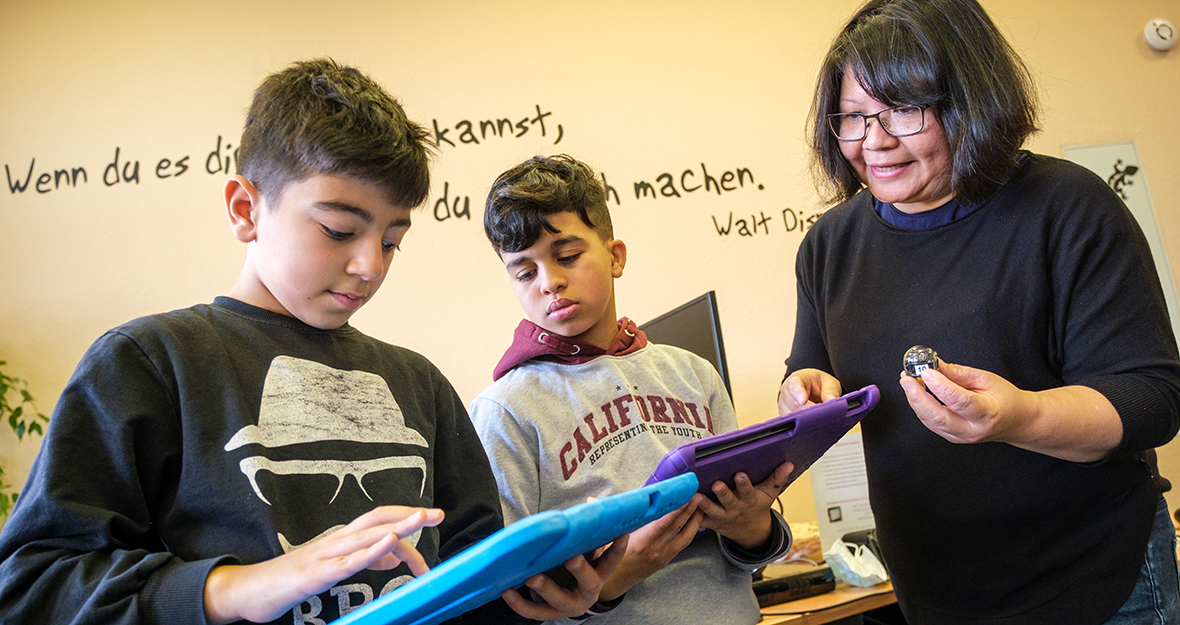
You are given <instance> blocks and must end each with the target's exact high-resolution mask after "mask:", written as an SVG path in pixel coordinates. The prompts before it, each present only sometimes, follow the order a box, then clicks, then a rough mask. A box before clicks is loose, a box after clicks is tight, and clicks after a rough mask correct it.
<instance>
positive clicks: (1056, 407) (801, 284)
mask: <svg viewBox="0 0 1180 625" xmlns="http://www.w3.org/2000/svg"><path fill="white" fill-rule="evenodd" d="M1034 90H1035V89H1034V86H1033V83H1032V79H1031V76H1030V74H1029V72H1028V70H1027V69H1026V67H1025V66H1024V64H1023V62H1022V61H1021V60H1020V59H1019V57H1018V56H1017V55H1016V53H1015V52H1014V51H1013V49H1012V47H1011V46H1010V45H1009V44H1008V43H1007V42H1006V41H1005V40H1004V38H1003V36H1002V35H1001V34H1000V33H999V31H998V29H997V28H996V26H995V25H994V24H993V22H992V21H991V19H990V18H989V17H988V16H987V14H986V12H985V11H984V10H983V8H982V7H980V6H979V4H978V3H976V2H975V1H974V0H894V1H890V0H873V1H872V2H869V3H868V4H866V5H865V6H864V7H862V8H861V9H860V10H859V11H858V12H857V13H856V15H855V16H854V17H853V18H852V19H851V21H849V22H848V24H847V25H846V26H845V28H844V29H843V31H842V32H841V33H840V34H839V35H838V36H837V38H836V40H835V42H834V43H833V44H832V47H831V49H830V50H829V52H828V54H827V57H826V59H825V60H824V62H823V65H822V68H821V70H820V76H819V80H818V84H817V87H816V92H815V98H814V101H813V106H812V112H811V139H812V148H813V155H814V171H815V172H816V174H817V175H816V177H817V180H818V182H819V186H820V187H821V191H823V192H825V199H827V200H830V201H831V202H832V203H833V204H838V205H837V206H835V207H834V208H832V209H831V210H829V211H828V212H827V213H825V214H824V215H823V216H822V217H821V218H820V219H819V220H818V221H817V222H816V223H815V225H814V226H813V227H812V228H811V230H810V231H809V232H808V233H807V236H806V237H805V239H804V241H803V244H802V245H801V247H800V249H799V253H798V258H797V263H796V278H797V284H798V313H797V320H796V326H795V338H794V344H793V347H792V350H791V355H790V357H789V358H788V359H787V373H788V376H787V378H786V379H785V381H784V382H783V385H782V388H781V389H780V392H779V405H780V410H781V411H782V412H786V411H789V410H794V409H797V408H799V407H801V406H803V405H806V404H810V403H813V402H819V401H822V400H825V399H828V398H831V397H836V396H838V395H839V394H840V393H841V392H842V391H843V390H849V389H856V388H860V387H862V386H865V385H867V384H877V385H878V386H879V387H880V390H881V402H880V404H879V406H878V407H877V408H876V409H875V410H874V411H873V412H872V413H870V414H869V415H868V416H867V417H866V418H865V419H864V421H863V423H862V434H863V440H864V447H865V460H866V463H867V469H868V478H869V496H870V501H871V504H872V509H873V515H874V517H875V519H876V523H877V530H878V538H879V540H880V545H881V550H882V552H883V555H884V560H885V564H886V566H887V567H888V568H889V571H890V573H891V575H892V578H893V583H894V587H895V589H896V592H897V595H898V601H899V603H900V605H901V607H902V610H903V611H904V613H905V614H906V616H907V618H908V619H909V621H910V622H911V623H914V624H925V623H938V624H943V623H945V624H958V623H978V622H986V623H989V624H991V625H1007V624H1017V623H1019V624H1025V623H1054V624H1065V623H1068V624H1070V625H1086V624H1097V623H1106V622H1109V623H1159V624H1162V623H1180V607H1178V606H1180V588H1178V582H1177V572H1176V555H1175V543H1174V533H1173V528H1172V524H1171V521H1170V519H1169V516H1168V512H1167V506H1166V503H1165V502H1164V500H1163V497H1162V495H1161V492H1162V490H1165V489H1166V488H1167V487H1166V486H1165V485H1166V481H1165V480H1162V479H1158V480H1157V479H1156V477H1157V476H1156V475H1155V474H1154V472H1153V467H1152V464H1153V462H1152V460H1149V459H1148V456H1149V455H1150V453H1151V452H1150V450H1151V449H1152V448H1154V447H1157V446H1159V445H1162V444H1164V443H1166V442H1167V441H1168V440H1170V439H1171V438H1172V437H1173V436H1174V435H1175V433H1176V430H1177V428H1178V427H1180V360H1178V358H1177V350H1176V341H1175V338H1174V337H1173V335H1172V332H1171V326H1170V323H1169V319H1168V312H1167V309H1166V307H1165V304H1164V299H1163V294H1162V290H1161V288H1160V282H1159V278H1158V277H1157V275H1156V272H1155V268H1154V265H1153V262H1152V257H1151V253H1150V250H1149V248H1148V246H1147V243H1146V241H1145V239H1144V237H1143V234H1142V232H1141V231H1140V230H1139V228H1138V226H1137V225H1136V224H1135V222H1134V220H1133V219H1132V217H1131V216H1130V214H1129V212H1128V211H1127V209H1126V207H1125V206H1124V205H1123V204H1122V202H1121V200H1120V199H1119V198H1118V197H1117V196H1116V195H1115V193H1114V192H1113V191H1111V190H1110V189H1109V188H1108V187H1107V186H1106V185H1105V184H1104V182H1103V181H1102V180H1100V179H1099V178H1098V177H1096V176H1094V175H1093V174H1091V173H1089V172H1088V171H1086V170H1084V169H1082V168H1080V167H1078V166H1076V165H1073V164H1071V163H1068V162H1065V161H1062V160H1059V159H1056V158H1052V157H1048V156H1042V155H1038V154H1032V153H1029V152H1026V151H1022V150H1021V149H1020V148H1021V146H1022V145H1023V143H1024V141H1025V140H1026V139H1027V138H1028V137H1029V136H1030V135H1031V134H1032V133H1034V132H1035V131H1036V130H1037V126H1036V114H1037V104H1036V102H1035V97H1034ZM915 345H925V346H928V347H930V348H932V349H933V350H936V351H937V354H938V356H939V357H940V358H941V360H939V361H938V362H937V365H938V366H937V368H933V367H931V368H929V369H927V370H926V371H923V372H921V373H920V374H919V377H910V376H907V375H904V374H903V375H902V376H901V378H900V381H895V380H897V378H898V374H899V372H901V371H902V366H901V365H902V359H903V355H904V354H905V353H906V351H907V350H908V349H909V348H910V347H913V346H915Z"/></svg>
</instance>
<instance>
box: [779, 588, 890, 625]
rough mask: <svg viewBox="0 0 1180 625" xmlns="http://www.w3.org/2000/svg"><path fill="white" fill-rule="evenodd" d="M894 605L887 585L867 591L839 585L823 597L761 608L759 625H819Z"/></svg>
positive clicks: (818, 596)
mask: <svg viewBox="0 0 1180 625" xmlns="http://www.w3.org/2000/svg"><path fill="white" fill-rule="evenodd" d="M893 603H897V597H896V596H895V595H894V594H893V584H890V583H888V582H886V583H884V584H879V585H877V586H871V587H869V588H857V587H855V586H848V585H846V584H843V583H840V584H837V585H836V589H835V590H833V591H831V592H828V593H824V594H822V595H816V596H814V597H807V598H804V599H798V600H796V601H788V602H786V603H780V604H778V605H770V606H766V607H765V608H762V610H761V612H762V621H760V623H759V625H822V624H823V623H830V622H832V621H836V620H839V619H842V618H845V617H848V616H853V615H856V614H862V613H864V612H867V611H869V610H874V609H876V608H880V607H884V606H887V605H890V604H893ZM788 612H789V614H788Z"/></svg>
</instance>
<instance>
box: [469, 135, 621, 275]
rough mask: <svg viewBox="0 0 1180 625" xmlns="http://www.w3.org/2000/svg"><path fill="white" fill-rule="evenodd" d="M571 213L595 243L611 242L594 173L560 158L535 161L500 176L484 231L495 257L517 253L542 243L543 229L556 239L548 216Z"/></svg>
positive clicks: (606, 213) (490, 195)
mask: <svg viewBox="0 0 1180 625" xmlns="http://www.w3.org/2000/svg"><path fill="white" fill-rule="evenodd" d="M565 212H570V213H575V214H577V216H578V218H579V219H581V220H582V223H584V224H586V225H587V226H589V227H591V228H593V229H594V231H595V232H596V233H598V238H600V239H602V240H603V241H604V242H605V241H610V240H611V239H613V238H614V228H613V226H612V225H611V220H610V211H609V210H607V208H606V190H605V189H603V187H602V183H601V182H600V181H599V180H598V176H597V175H596V174H595V173H594V170H592V169H590V167H589V166H588V165H586V164H585V163H582V162H581V161H579V160H577V159H574V158H572V157H570V156H567V155H565V154H558V155H557V156H534V157H533V158H531V159H529V160H527V161H525V162H523V163H521V164H519V165H517V166H515V167H513V168H512V169H509V170H508V171H506V172H504V173H503V174H500V177H499V178H497V179H496V182H494V183H492V188H491V190H490V191H489V192H488V201H487V206H486V207H485V208H484V213H483V230H484V234H486V235H487V237H488V240H489V241H491V242H492V247H494V248H495V249H496V254H501V253H503V252H519V251H521V250H525V249H528V248H530V247H532V245H533V244H534V243H536V242H537V239H539V238H541V231H542V229H544V230H546V231H548V232H550V233H553V234H556V233H557V232H558V230H557V228H554V227H553V224H552V223H550V222H549V219H548V217H549V215H553V214H556V213H565Z"/></svg>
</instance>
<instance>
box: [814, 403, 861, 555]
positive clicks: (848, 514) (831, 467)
mask: <svg viewBox="0 0 1180 625" xmlns="http://www.w3.org/2000/svg"><path fill="white" fill-rule="evenodd" d="M809 471H810V473H811V495H812V499H813V500H814V501H815V516H816V519H817V520H818V521H819V539H820V544H821V545H822V547H823V551H825V552H826V551H827V550H828V549H830V548H831V547H832V544H833V543H835V542H836V540H838V539H840V538H841V537H843V536H844V535H845V534H847V533H849V532H855V531H858V530H867V529H872V528H873V527H876V522H875V521H874V520H873V511H872V509H870V508H869V481H868V476H867V475H866V473H865V454H864V446H863V444H862V442H861V435H860V427H859V426H858V427H856V428H854V429H853V430H852V431H851V432H849V433H848V434H845V435H844V438H841V439H840V441H839V442H838V443H836V444H835V445H833V446H832V448H831V449H829V450H828V452H827V453H826V454H824V455H823V457H822V458H820V459H819V460H817V461H816V462H815V464H813V465H811V468H810V469H809Z"/></svg>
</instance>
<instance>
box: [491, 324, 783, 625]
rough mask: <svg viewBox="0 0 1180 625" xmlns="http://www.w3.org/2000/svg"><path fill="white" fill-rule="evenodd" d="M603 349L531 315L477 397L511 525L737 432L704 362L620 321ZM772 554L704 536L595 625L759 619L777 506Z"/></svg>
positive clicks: (641, 476) (779, 544)
mask: <svg viewBox="0 0 1180 625" xmlns="http://www.w3.org/2000/svg"><path fill="white" fill-rule="evenodd" d="M619 324H620V331H619V332H618V334H617V335H616V337H615V340H614V343H612V345H611V346H610V347H609V348H608V349H605V350H604V349H602V348H600V347H597V346H594V345H591V344H589V343H585V342H582V341H578V340H574V339H569V338H567V337H564V336H560V335H557V334H553V333H552V332H548V331H547V330H544V329H543V328H541V327H539V326H537V325H535V324H533V323H531V322H529V321H527V320H525V321H522V322H521V323H520V325H519V326H518V327H517V328H516V332H515V333H514V336H513V343H512V346H511V347H510V348H509V349H508V351H507V352H506V353H505V354H504V357H503V358H502V359H501V360H500V363H499V364H498V365H497V366H496V368H495V371H494V373H493V379H494V380H495V382H494V383H493V384H492V385H491V386H490V387H488V388H487V389H486V390H484V392H483V393H481V394H480V395H479V397H477V398H476V399H475V401H474V402H472V404H471V420H472V422H473V423H474V424H475V427H476V430H477V431H478V433H479V436H480V440H481V441H482V442H483V445H484V449H485V450H486V451H487V454H488V458H489V459H490V460H491V463H492V470H493V473H494V474H495V476H496V483H497V486H498V487H499V491H500V504H501V506H502V507H503V511H504V522H505V524H509V523H512V522H514V521H517V520H519V519H521V518H523V517H526V516H529V515H531V514H536V513H538V512H543V511H545V510H554V509H564V508H567V507H569V506H572V505H575V504H579V503H583V502H585V501H586V498H587V497H600V498H601V497H605V496H608V495H612V494H615V493H621V492H625V491H628V490H631V489H634V488H639V487H640V486H643V484H644V482H645V481H646V480H647V478H648V476H649V475H651V472H652V471H653V470H654V469H655V467H656V464H657V463H658V462H659V460H660V458H662V457H663V456H664V454H666V453H667V452H668V451H670V450H672V449H673V448H675V447H676V446H677V445H680V444H682V443H686V442H690V441H694V440H699V439H701V438H704V437H708V436H712V435H714V434H720V433H724V432H728V431H730V430H733V429H736V427H737V419H736V417H735V415H734V411H733V404H732V403H731V401H730V399H729V395H728V394H727V392H726V390H725V386H724V385H723V384H722V382H721V377H720V376H719V375H718V374H717V371H716V370H715V369H714V368H713V366H712V365H711V364H709V363H708V362H707V361H705V360H704V359H702V358H700V357H698V356H696V355H694V354H691V353H689V352H687V351H685V350H682V349H679V348H676V347H671V346H668V345H657V344H653V343H648V341H647V337H646V336H645V335H644V334H643V332H642V331H641V330H639V329H638V328H637V327H636V326H635V323H634V322H632V321H630V320H628V319H627V318H625V317H624V318H623V319H621V320H620V321H619ZM772 514H773V516H774V519H775V527H774V530H773V531H772V541H771V545H770V546H769V547H768V549H767V550H766V552H765V553H760V554H749V553H744V552H743V551H742V550H741V549H740V548H738V547H737V546H736V545H733V544H730V543H729V542H728V541H727V540H725V539H724V538H722V537H720V536H718V535H717V534H715V533H713V532H711V531H705V532H701V533H700V534H699V535H698V536H697V538H696V539H695V540H694V541H693V542H692V544H691V545H689V546H688V547H687V548H686V549H685V550H684V551H682V552H681V553H680V555H679V556H677V557H676V558H675V559H674V560H673V561H672V562H671V563H670V564H669V565H668V566H666V567H665V568H664V569H662V570H660V571H658V572H657V573H655V574H653V575H652V576H651V577H649V578H647V579H646V580H644V581H643V582H640V583H639V584H637V585H636V586H634V587H633V588H632V589H631V590H630V591H628V593H627V595H626V598H625V600H624V601H623V602H622V603H621V604H620V605H619V606H618V607H617V608H615V609H614V610H612V611H610V612H608V613H607V614H604V615H600V616H594V617H591V619H590V622H592V623H595V624H598V623H686V622H694V623H756V622H758V620H759V613H758V604H757V600H756V599H755V597H754V593H753V591H752V590H751V586H750V579H751V578H750V572H751V571H752V570H754V569H756V568H758V567H760V566H762V565H764V564H767V563H769V562H771V561H773V560H775V559H777V558H779V557H781V556H782V555H783V554H785V553H786V552H787V550H788V549H789V548H790V545H791V536H790V530H789V528H788V527H787V524H786V522H785V521H783V519H782V517H781V516H779V515H778V513H777V512H773V511H772Z"/></svg>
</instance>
